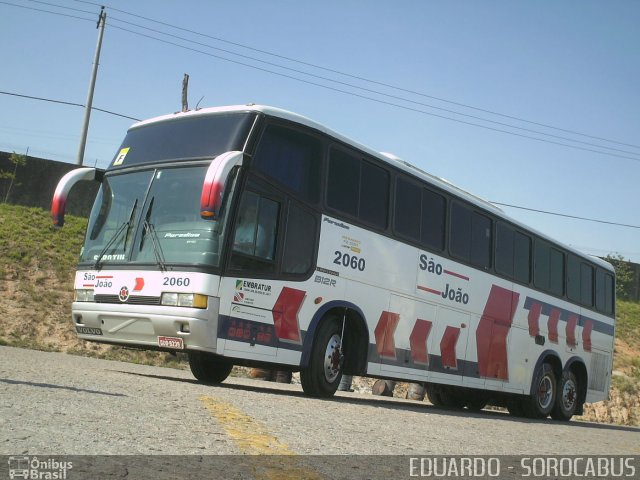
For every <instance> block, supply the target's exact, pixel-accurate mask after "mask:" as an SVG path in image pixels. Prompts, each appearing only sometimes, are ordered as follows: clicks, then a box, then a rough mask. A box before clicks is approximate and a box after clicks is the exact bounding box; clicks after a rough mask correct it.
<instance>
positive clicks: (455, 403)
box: [440, 387, 466, 410]
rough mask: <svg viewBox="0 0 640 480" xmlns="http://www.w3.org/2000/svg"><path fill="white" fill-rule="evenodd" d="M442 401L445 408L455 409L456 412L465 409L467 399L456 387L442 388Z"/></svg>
mask: <svg viewBox="0 0 640 480" xmlns="http://www.w3.org/2000/svg"><path fill="white" fill-rule="evenodd" d="M440 399H441V400H442V404H443V406H445V407H447V408H455V409H456V410H459V409H462V408H464V406H465V404H466V399H465V398H464V396H463V395H462V394H461V393H460V392H459V391H458V390H457V389H456V388H455V387H442V389H441V390H440Z"/></svg>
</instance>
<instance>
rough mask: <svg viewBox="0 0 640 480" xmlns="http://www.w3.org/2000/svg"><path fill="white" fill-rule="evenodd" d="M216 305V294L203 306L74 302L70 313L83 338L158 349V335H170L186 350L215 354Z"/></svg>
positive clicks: (217, 300)
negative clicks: (205, 306)
mask: <svg viewBox="0 0 640 480" xmlns="http://www.w3.org/2000/svg"><path fill="white" fill-rule="evenodd" d="M219 306H220V301H219V299H218V298H216V297H209V305H208V307H207V308H206V309H198V308H185V307H167V306H160V305H118V304H111V303H92V302H74V303H73V305H72V313H71V316H72V319H73V323H74V327H75V328H76V332H77V334H78V338H81V339H83V340H91V341H95V342H102V343H111V344H120V345H125V346H135V347H142V348H144V347H148V348H158V346H159V343H158V337H173V338H181V339H182V340H183V342H184V349H185V350H200V351H207V352H212V353H216V342H217V331H218V311H219Z"/></svg>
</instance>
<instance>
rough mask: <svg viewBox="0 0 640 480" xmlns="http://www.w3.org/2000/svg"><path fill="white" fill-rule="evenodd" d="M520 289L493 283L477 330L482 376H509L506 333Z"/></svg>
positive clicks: (503, 377) (504, 377)
mask: <svg viewBox="0 0 640 480" xmlns="http://www.w3.org/2000/svg"><path fill="white" fill-rule="evenodd" d="M519 298H520V294H519V293H515V292H512V291H511V290H507V289H506V288H502V287H498V286H497V285H493V286H492V287H491V292H490V293H489V298H488V299H487V303H486V305H485V306H484V312H483V314H482V317H480V322H479V323H478V329H477V330H476V345H477V349H478V371H479V373H480V376H481V377H489V378H499V379H502V380H508V379H509V369H508V363H509V362H508V356H507V335H508V334H509V330H510V329H511V324H512V322H513V317H514V315H515V313H516V308H517V306H518V300H519Z"/></svg>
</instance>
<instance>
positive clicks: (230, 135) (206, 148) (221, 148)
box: [109, 112, 255, 169]
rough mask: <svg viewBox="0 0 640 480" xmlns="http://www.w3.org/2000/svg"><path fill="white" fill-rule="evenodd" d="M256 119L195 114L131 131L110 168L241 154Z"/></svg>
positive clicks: (235, 115)
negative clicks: (238, 152) (231, 153)
mask: <svg viewBox="0 0 640 480" xmlns="http://www.w3.org/2000/svg"><path fill="white" fill-rule="evenodd" d="M254 118H255V114H253V113H246V112H244V113H225V114H216V115H192V116H186V117H177V118H175V119H171V120H169V121H160V122H154V123H150V124H148V125H142V126H140V127H134V128H131V129H130V130H129V131H128V132H127V136H126V137H125V139H124V141H123V142H122V145H120V148H119V149H118V151H117V152H116V155H115V157H114V159H113V160H112V162H111V165H110V166H109V169H113V168H125V167H130V166H133V165H142V164H147V163H155V162H160V161H172V160H185V159H197V158H214V157H216V156H217V155H220V154H221V153H224V152H230V151H233V150H237V151H241V150H242V149H243V147H244V143H245V141H246V139H247V136H248V135H249V132H250V130H251V126H252V125H253V120H254Z"/></svg>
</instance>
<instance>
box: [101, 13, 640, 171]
mask: <svg viewBox="0 0 640 480" xmlns="http://www.w3.org/2000/svg"><path fill="white" fill-rule="evenodd" d="M108 28H115V29H118V30H122V31H124V32H128V33H131V34H134V35H138V36H141V37H145V38H149V39H151V40H156V41H158V42H162V43H166V44H168V45H173V46H175V47H178V48H182V49H185V50H189V51H192V52H196V53H200V54H202V55H207V56H209V57H213V58H217V59H220V60H224V61H226V62H230V63H234V64H237V65H242V66H244V67H248V68H252V69H254V70H259V71H262V72H266V73H270V74H273V75H278V76H280V77H284V78H289V79H291V80H295V81H298V82H302V83H306V84H309V85H314V86H316V87H320V88H324V89H326V90H331V91H334V92H339V93H343V94H346V95H351V96H354V97H358V98H362V99H365V100H369V101H372V102H376V103H380V104H383V105H389V106H393V107H397V108H401V109H403V110H407V111H411V112H416V113H421V114H423V115H429V116H432V117H437V118H441V119H444V120H449V121H452V122H457V123H461V124H464V125H470V126H474V127H478V128H484V129H485V130H491V131H494V132H500V133H505V134H507V135H512V136H516V137H520V138H527V139H530V140H536V141H538V142H544V143H549V144H552V145H559V146H562V147H567V148H573V149H576V150H582V151H586V152H592V153H598V154H601V155H608V156H610V157H616V158H624V159H627V160H633V161H634V162H640V158H637V157H630V156H627V155H620V154H617V153H611V152H603V151H601V150H594V149H592V148H585V147H579V146H577V145H569V144H567V143H562V142H556V141H553V140H547V139H544V138H538V137H532V136H530V135H524V134H521V133H516V132H510V131H508V130H503V129H500V128H494V127H489V126H487V125H481V124H479V123H474V122H468V121H466V120H460V119H456V118H451V117H447V116H445V115H440V114H437V113H433V112H428V111H426V110H421V109H419V108H413V107H409V106H406V105H401V104H398V103H394V102H389V101H386V100H381V99H378V98H374V97H370V96H367V95H362V94H359V93H355V92H350V91H347V90H343V89H340V88H336V87H331V86H329V85H324V84H321V83H317V82H312V81H310V80H305V79H302V78H299V77H295V76H293V75H288V74H286V73H282V72H276V71H273V70H269V69H267V68H263V67H258V66H256V65H251V64H249V63H245V62H240V61H238V60H233V59H230V58H226V57H223V56H220V55H216V54H213V53H210V52H205V51H202V50H198V49H196V48H192V47H188V46H186V45H181V44H179V43H175V42H171V41H169V40H165V39H162V38H158V37H154V36H152V35H147V34H145V33H141V32H136V31H134V30H130V29H128V28H124V27H119V26H117V25H113V24H111V25H109V26H108ZM187 41H188V40H187ZM412 103H415V102H412ZM601 148H609V147H604V146H602V147H601ZM634 155H635V154H634Z"/></svg>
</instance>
